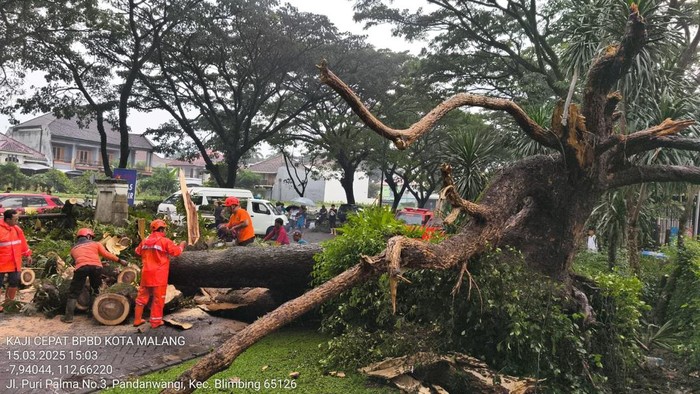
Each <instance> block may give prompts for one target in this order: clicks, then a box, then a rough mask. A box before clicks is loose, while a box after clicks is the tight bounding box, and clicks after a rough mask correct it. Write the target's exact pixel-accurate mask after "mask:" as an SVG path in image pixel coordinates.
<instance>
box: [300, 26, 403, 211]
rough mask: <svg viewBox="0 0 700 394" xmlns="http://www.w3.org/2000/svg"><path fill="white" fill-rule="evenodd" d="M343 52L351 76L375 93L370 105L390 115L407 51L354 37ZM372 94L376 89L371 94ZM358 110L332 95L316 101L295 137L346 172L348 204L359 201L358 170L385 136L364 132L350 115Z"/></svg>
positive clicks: (340, 50)
mask: <svg viewBox="0 0 700 394" xmlns="http://www.w3.org/2000/svg"><path fill="white" fill-rule="evenodd" d="M334 51H336V52H338V53H342V55H340V56H341V58H340V59H339V62H338V64H339V65H340V67H342V68H343V69H348V70H353V71H352V72H351V74H350V78H351V81H352V82H351V83H352V84H353V85H354V86H358V87H360V86H362V88H361V90H362V91H363V92H366V93H367V94H371V95H372V97H373V99H372V100H371V102H369V103H368V105H369V106H370V107H371V108H373V109H374V110H375V111H378V112H380V113H383V114H384V113H385V111H384V109H383V106H384V105H385V104H386V105H388V102H389V101H390V100H392V99H393V98H392V96H393V89H394V88H395V87H396V86H397V81H398V80H399V76H400V74H401V72H402V70H403V69H402V65H403V64H404V63H405V62H406V61H407V60H408V59H409V56H408V55H407V54H405V53H393V52H390V51H385V50H379V51H378V50H375V49H374V48H372V47H371V46H369V45H367V44H365V43H364V42H363V41H361V40H360V39H358V38H357V37H349V38H348V39H347V40H346V41H344V43H342V44H341V45H339V46H338V47H336V48H334ZM370 92H371V93H370ZM351 111H352V109H351V108H350V106H348V105H347V104H346V103H345V102H344V101H343V100H342V99H340V98H338V97H326V98H324V100H319V101H318V102H316V103H315V104H314V107H313V110H310V111H305V112H304V113H301V114H300V115H299V117H298V119H297V120H296V122H295V126H296V127H295V128H294V130H293V132H294V138H295V139H297V140H299V141H302V142H304V143H305V144H306V145H307V146H308V147H309V150H311V151H314V152H316V154H317V155H319V156H320V158H321V159H323V160H324V161H325V162H326V163H328V167H330V168H329V169H332V170H336V171H338V172H339V173H340V184H341V186H342V187H343V190H344V191H345V198H346V200H347V202H348V204H354V203H355V194H354V189H353V185H354V180H355V173H356V172H357V170H358V169H360V168H361V165H362V163H363V162H365V161H366V160H367V159H369V157H370V156H371V155H372V154H373V152H374V153H376V152H377V147H379V146H381V142H382V141H381V139H379V138H377V136H375V135H372V134H368V133H366V132H365V131H364V126H363V125H362V124H361V123H360V122H359V121H358V120H357V119H354V118H352V117H350V116H348V115H350V113H351Z"/></svg>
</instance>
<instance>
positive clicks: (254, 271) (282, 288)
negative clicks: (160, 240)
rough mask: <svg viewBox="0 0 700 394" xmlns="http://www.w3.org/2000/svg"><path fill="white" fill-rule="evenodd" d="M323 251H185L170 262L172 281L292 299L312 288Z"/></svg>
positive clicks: (301, 247) (292, 247) (282, 248)
mask: <svg viewBox="0 0 700 394" xmlns="http://www.w3.org/2000/svg"><path fill="white" fill-rule="evenodd" d="M320 251H321V247H320V246H318V245H315V244H313V245H289V246H280V247H272V246H271V247H261V248H257V247H232V248H228V249H223V250H214V251H192V252H189V251H186V252H183V253H182V254H181V255H180V256H178V257H175V258H173V259H172V261H171V262H170V275H169V282H170V283H171V284H173V285H184V286H195V287H222V288H228V287H233V288H241V287H265V288H268V289H270V290H271V291H272V292H273V293H274V294H275V296H278V297H285V298H286V299H289V298H292V297H296V296H299V295H301V294H303V293H304V292H305V291H306V290H308V289H309V288H310V285H309V283H310V281H311V270H312V268H313V264H314V259H313V256H314V255H315V254H316V253H319V252H320ZM281 252H283V253H281ZM278 301H279V300H278Z"/></svg>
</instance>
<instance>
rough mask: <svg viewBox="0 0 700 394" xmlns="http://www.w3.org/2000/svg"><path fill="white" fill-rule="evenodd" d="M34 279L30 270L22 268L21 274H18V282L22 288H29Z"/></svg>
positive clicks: (33, 274) (34, 275)
mask: <svg viewBox="0 0 700 394" xmlns="http://www.w3.org/2000/svg"><path fill="white" fill-rule="evenodd" d="M35 279H36V273H35V272H34V270H33V269H31V268H22V273H21V274H20V282H21V283H22V284H23V285H24V286H31V285H32V284H33V283H34V280H35Z"/></svg>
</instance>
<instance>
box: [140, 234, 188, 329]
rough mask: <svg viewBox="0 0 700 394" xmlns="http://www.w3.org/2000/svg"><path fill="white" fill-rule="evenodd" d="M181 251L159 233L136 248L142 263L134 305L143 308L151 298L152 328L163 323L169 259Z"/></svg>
mask: <svg viewBox="0 0 700 394" xmlns="http://www.w3.org/2000/svg"><path fill="white" fill-rule="evenodd" d="M182 250H183V249H182V248H181V247H180V246H179V245H176V244H175V242H173V241H172V240H170V239H169V238H167V237H166V236H165V234H163V233H162V232H159V231H157V232H154V233H151V235H149V236H148V238H146V239H144V240H143V241H141V243H140V244H139V246H137V247H136V254H138V255H139V256H141V260H142V262H143V268H142V270H141V283H140V285H139V294H138V296H137V297H136V304H137V305H141V306H145V305H147V304H148V300H149V298H153V303H152V304H151V326H153V327H157V326H159V325H161V324H162V321H163V306H164V305H165V290H166V289H167V288H168V272H169V270H170V257H171V256H172V257H175V256H179V255H180V254H181V253H182Z"/></svg>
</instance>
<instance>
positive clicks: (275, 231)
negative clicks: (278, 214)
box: [263, 218, 289, 245]
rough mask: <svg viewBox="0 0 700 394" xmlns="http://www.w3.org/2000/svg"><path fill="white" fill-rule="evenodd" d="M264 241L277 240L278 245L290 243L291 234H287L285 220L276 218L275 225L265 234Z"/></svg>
mask: <svg viewBox="0 0 700 394" xmlns="http://www.w3.org/2000/svg"><path fill="white" fill-rule="evenodd" d="M263 241H275V242H277V244H278V245H289V236H288V235H287V230H285V229H284V220H282V218H277V219H275V226H274V227H273V228H272V231H270V233H269V234H267V235H266V236H265V239H263Z"/></svg>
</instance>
